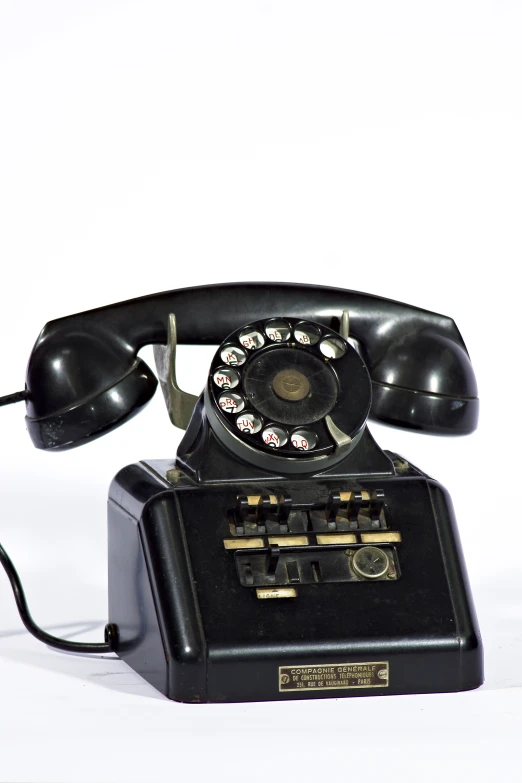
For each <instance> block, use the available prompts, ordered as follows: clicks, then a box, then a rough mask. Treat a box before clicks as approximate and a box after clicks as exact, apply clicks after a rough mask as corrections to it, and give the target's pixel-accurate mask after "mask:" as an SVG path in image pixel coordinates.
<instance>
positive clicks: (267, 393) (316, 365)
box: [242, 346, 339, 427]
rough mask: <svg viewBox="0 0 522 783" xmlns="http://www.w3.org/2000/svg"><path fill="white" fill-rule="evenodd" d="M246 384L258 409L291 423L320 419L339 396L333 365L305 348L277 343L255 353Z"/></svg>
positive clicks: (271, 418) (246, 372)
mask: <svg viewBox="0 0 522 783" xmlns="http://www.w3.org/2000/svg"><path fill="white" fill-rule="evenodd" d="M276 380H277V383H276ZM242 385H243V389H244V392H245V396H246V397H247V399H248V400H249V403H250V405H251V406H252V407H253V408H254V410H256V411H258V412H259V413H260V414H261V415H262V416H264V417H265V419H266V420H267V421H268V422H277V423H278V424H284V425H288V426H291V427H294V426H300V427H303V426H305V425H306V424H311V423H312V422H315V421H320V420H321V419H323V418H324V417H325V416H326V415H327V414H328V413H330V411H331V410H332V408H334V406H335V405H336V404H337V398H338V396H339V386H338V382H337V376H336V374H335V372H334V370H333V368H332V367H330V366H329V365H327V363H326V362H325V361H324V360H322V359H320V358H319V357H318V356H315V355H313V354H312V353H311V352H310V351H307V350H304V349H302V348H290V347H283V346H273V347H271V348H268V349H267V350H265V351H262V352H259V353H258V354H257V355H254V356H252V358H251V359H250V361H249V362H248V363H247V365H246V368H245V370H244V373H243V378H242Z"/></svg>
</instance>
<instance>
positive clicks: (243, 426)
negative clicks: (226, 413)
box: [236, 413, 263, 435]
mask: <svg viewBox="0 0 522 783" xmlns="http://www.w3.org/2000/svg"><path fill="white" fill-rule="evenodd" d="M236 426H237V428H238V429H239V430H241V432H243V433H244V434H245V435H254V434H255V433H256V432H259V430H260V429H261V427H262V426H263V420H262V418H261V416H258V415H257V413H242V414H241V415H240V416H238V417H237V419H236Z"/></svg>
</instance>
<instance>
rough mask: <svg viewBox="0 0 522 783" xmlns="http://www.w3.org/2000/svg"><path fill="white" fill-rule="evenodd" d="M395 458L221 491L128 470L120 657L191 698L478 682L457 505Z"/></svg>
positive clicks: (120, 538)
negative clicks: (371, 469) (354, 471)
mask: <svg viewBox="0 0 522 783" xmlns="http://www.w3.org/2000/svg"><path fill="white" fill-rule="evenodd" d="M387 456H388V457H389V458H390V464H393V463H392V462H391V460H392V459H394V458H395V456H396V455H389V454H387ZM396 464H399V463H396ZM402 465H403V466H404V465H406V469H404V467H403V468H402V470H401V471H400V472H399V471H396V472H395V473H394V475H382V476H379V477H375V476H368V477H367V478H366V479H364V478H361V477H360V476H358V477H356V478H354V477H353V476H352V477H350V476H345V477H339V476H335V477H330V476H324V477H322V478H321V477H319V476H316V477H314V478H313V479H309V480H308V479H302V478H301V479H295V480H288V479H287V478H286V479H281V478H277V479H271V478H270V477H266V478H265V479H263V480H257V481H252V482H243V483H241V481H231V482H225V481H224V482H222V483H219V484H213V485H212V486H209V485H206V486H201V485H198V484H197V483H196V482H195V481H193V480H191V479H190V477H188V476H187V475H186V474H184V473H182V472H180V471H179V470H169V468H170V469H172V468H173V463H172V462H168V461H164V462H160V461H154V462H149V463H146V462H142V463H139V464H136V465H130V466H128V467H126V468H124V469H123V470H122V471H120V473H119V474H118V475H117V476H116V478H115V479H114V481H113V483H112V485H111V490H110V497H109V517H108V523H109V622H110V623H112V624H114V625H115V626H116V627H117V634H118V642H117V653H118V655H119V657H120V658H122V659H123V660H124V661H126V662H127V663H128V664H129V666H131V667H132V668H133V669H134V670H135V671H137V672H138V673H139V674H140V675H141V676H142V677H144V678H145V679H146V680H147V681H148V682H150V683H151V684H152V685H153V686H154V687H156V688H157V689H158V690H159V691H161V692H162V693H163V694H165V695H166V696H167V697H169V698H170V699H175V700H176V701H181V702H192V703H200V702H242V701H271V700H278V699H300V698H326V697H334V698H340V697H345V696H377V695H391V694H406V693H429V692H449V691H462V690H469V689H472V688H476V687H478V686H479V685H480V684H481V683H482V681H483V668H482V645H481V641H480V635H479V631H478V626H477V623H476V619H475V616H474V611H473V605H472V600H471V595H470V592H469V587H468V584H467V577H466V572H465V566H464V562H463V559H462V554H461V551H460V545H459V541H458V533H457V530H456V526H455V521H454V517H453V511H452V507H451V500H450V499H449V496H448V494H447V492H446V491H445V490H444V488H443V487H441V486H440V485H439V484H438V483H437V482H436V481H434V480H432V479H430V478H429V477H427V476H425V475H424V474H422V473H421V472H420V471H418V470H417V469H415V468H413V467H411V466H408V465H407V463H404V462H403V463H402ZM167 475H168V476H169V478H167ZM245 499H246V500H245ZM254 504H255V505H254Z"/></svg>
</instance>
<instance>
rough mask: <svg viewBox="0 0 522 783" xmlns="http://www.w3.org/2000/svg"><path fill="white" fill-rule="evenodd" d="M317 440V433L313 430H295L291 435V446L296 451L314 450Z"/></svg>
mask: <svg viewBox="0 0 522 783" xmlns="http://www.w3.org/2000/svg"><path fill="white" fill-rule="evenodd" d="M317 440H318V438H317V433H316V432H314V431H313V430H295V432H293V433H292V446H293V447H294V449H297V450H298V451H311V449H315V447H316V446H317Z"/></svg>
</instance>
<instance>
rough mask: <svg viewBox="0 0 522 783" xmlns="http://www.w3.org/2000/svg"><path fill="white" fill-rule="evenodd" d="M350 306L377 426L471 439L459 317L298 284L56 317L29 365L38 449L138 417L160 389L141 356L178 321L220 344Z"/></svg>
mask: <svg viewBox="0 0 522 783" xmlns="http://www.w3.org/2000/svg"><path fill="white" fill-rule="evenodd" d="M343 310H346V311H349V314H350V336H351V337H353V338H354V339H355V340H357V341H358V344H359V348H360V352H361V356H362V358H363V360H364V363H365V365H366V367H367V369H368V372H369V373H370V377H371V380H372V388H373V397H372V407H371V411H370V418H375V419H379V420H381V421H385V422H387V423H389V424H394V425H396V426H402V427H409V428H411V429H419V430H424V431H426V432H435V433H442V434H444V433H445V434H464V433H468V432H473V430H474V429H475V428H476V426H477V421H478V411H479V401H478V398H477V385H476V381H475V375H474V372H473V368H472V366H471V362H470V360H469V356H468V353H467V351H466V346H465V345H464V341H463V340H462V337H461V335H460V332H459V330H458V328H457V326H456V325H455V322H454V321H453V320H452V319H451V318H448V317H447V316H444V315H439V314H438V313H432V312H429V311H428V310H421V309H420V308H418V307H413V306H412V305H407V304H403V303H401V302H394V301H392V300H390V299H383V298H381V297H377V296H371V295H370V294H363V293H359V292H357V291H347V290H343V289H341V288H328V287H326V286H311V285H298V284H290V283H227V284H222V285H210V286H197V287H194V288H184V289H179V290H175V291H167V292H165V293H161V294H154V295H151V296H144V297H141V298H139V299H132V300H130V301H128V302H119V303H117V304H113V305H109V306H107V307H100V308H98V309H96V310H89V311H87V312H84V313H77V314H75V315H70V316H67V317H65V318H60V319H57V320H55V321H50V322H49V323H48V324H46V326H45V327H44V328H43V329H42V331H41V333H40V335H39V337H38V339H37V341H36V343H35V345H34V348H33V351H32V354H31V356H30V358H29V363H28V366H27V378H26V390H27V395H28V396H27V406H26V407H27V416H26V424H27V429H28V431H29V434H30V436H31V439H32V441H33V443H34V445H35V446H36V447H37V448H40V449H46V450H48V449H51V450H61V449H68V448H73V447H75V446H80V445H82V444H83V443H86V442H88V441H90V440H93V439H94V438H97V437H100V436H101V435H104V434H105V433H106V432H108V431H109V430H112V429H114V428H115V427H118V426H120V425H121V424H123V423H124V422H125V421H127V419H129V418H130V417H131V416H134V415H135V414H136V413H138V412H139V411H140V410H141V409H142V408H143V406H144V405H146V403H147V402H148V401H149V400H150V399H151V397H152V396H153V394H154V392H155V390H156V386H157V379H156V376H155V375H154V373H153V372H152V371H151V370H150V368H149V367H148V366H147V365H146V364H145V362H144V361H143V360H142V359H140V358H138V351H139V350H140V349H141V348H143V347H144V346H145V345H150V344H162V343H166V342H167V323H168V316H169V313H174V314H175V315H176V322H177V339H178V343H181V344H189V345H197V344H206V345H217V344H219V343H220V342H221V341H222V340H223V338H224V337H225V335H227V334H230V333H231V332H233V331H234V330H235V329H238V328H239V327H240V326H242V325H243V324H246V323H247V322H249V321H259V320H262V319H264V318H270V317H273V316H277V315H285V316H288V317H291V318H297V319H305V320H311V321H317V322H319V323H321V324H323V325H325V326H328V327H333V328H334V329H337V328H338V324H339V319H340V317H341V314H342V311H343Z"/></svg>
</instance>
